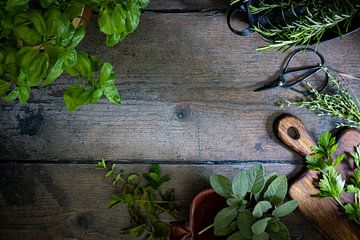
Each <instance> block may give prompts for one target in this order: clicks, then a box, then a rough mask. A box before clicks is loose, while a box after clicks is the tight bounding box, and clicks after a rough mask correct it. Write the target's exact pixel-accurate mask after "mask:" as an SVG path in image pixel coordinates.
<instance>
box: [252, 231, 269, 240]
mask: <svg viewBox="0 0 360 240" xmlns="http://www.w3.org/2000/svg"><path fill="white" fill-rule="evenodd" d="M269 239H270V236H269V234H268V233H267V232H263V233H261V234H259V235H254V236H253V240H269Z"/></svg>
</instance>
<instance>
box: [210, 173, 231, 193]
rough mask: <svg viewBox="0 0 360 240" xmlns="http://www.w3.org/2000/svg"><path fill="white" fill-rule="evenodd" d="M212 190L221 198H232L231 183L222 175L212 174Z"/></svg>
mask: <svg viewBox="0 0 360 240" xmlns="http://www.w3.org/2000/svg"><path fill="white" fill-rule="evenodd" d="M210 185H211V188H212V189H213V190H214V191H215V192H216V193H217V194H219V195H220V196H222V197H224V198H229V197H231V196H232V189H231V181H230V180H229V179H228V178H227V177H224V176H222V175H219V174H212V175H211V176H210Z"/></svg>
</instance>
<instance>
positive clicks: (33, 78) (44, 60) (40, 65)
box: [28, 52, 49, 86]
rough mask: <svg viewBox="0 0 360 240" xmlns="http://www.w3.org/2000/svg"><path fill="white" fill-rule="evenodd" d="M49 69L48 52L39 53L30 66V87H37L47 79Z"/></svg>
mask: <svg viewBox="0 0 360 240" xmlns="http://www.w3.org/2000/svg"><path fill="white" fill-rule="evenodd" d="M48 67H49V56H48V54H47V53H46V52H42V53H39V54H38V55H37V56H36V57H35V58H34V60H33V61H32V62H31V63H30V64H29V68H28V82H29V86H36V85H37V84H39V83H40V81H41V80H42V79H43V77H45V75H46V72H47V70H48Z"/></svg>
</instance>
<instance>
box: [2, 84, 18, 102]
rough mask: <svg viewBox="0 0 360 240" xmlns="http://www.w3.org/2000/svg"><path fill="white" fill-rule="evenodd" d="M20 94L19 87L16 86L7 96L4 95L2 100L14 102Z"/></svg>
mask: <svg viewBox="0 0 360 240" xmlns="http://www.w3.org/2000/svg"><path fill="white" fill-rule="evenodd" d="M18 96H19V88H18V87H15V88H14V89H13V90H12V91H11V92H10V93H9V94H8V95H7V96H5V97H2V98H1V100H2V101H4V102H12V101H14V100H15V99H16V98H17V97H18Z"/></svg>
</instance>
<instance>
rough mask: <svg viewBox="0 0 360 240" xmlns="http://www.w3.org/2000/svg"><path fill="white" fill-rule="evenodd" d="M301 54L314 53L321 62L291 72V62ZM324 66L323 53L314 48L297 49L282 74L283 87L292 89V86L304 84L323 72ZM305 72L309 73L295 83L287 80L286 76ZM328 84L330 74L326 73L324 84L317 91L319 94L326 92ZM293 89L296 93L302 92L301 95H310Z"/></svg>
mask: <svg viewBox="0 0 360 240" xmlns="http://www.w3.org/2000/svg"><path fill="white" fill-rule="evenodd" d="M300 52H314V53H315V54H316V55H317V56H318V57H319V58H320V62H319V63H318V64H317V65H313V66H306V67H299V68H295V69H291V70H289V64H290V62H291V60H292V59H293V58H294V57H295V56H296V55H297V54H299V53H300ZM324 65H325V59H324V56H323V55H322V54H321V53H319V52H318V51H317V50H315V49H312V48H300V49H297V50H296V51H295V52H294V53H293V54H292V55H291V56H290V58H289V59H288V61H287V63H286V65H285V67H284V69H283V71H282V73H281V74H280V81H281V82H282V86H283V87H292V86H294V85H296V84H298V83H299V82H302V81H304V80H306V79H307V78H309V77H310V76H312V75H314V74H316V73H317V72H319V71H321V70H322V69H323V68H322V66H324ZM304 71H307V74H305V76H302V77H301V78H299V79H297V80H295V81H292V82H289V81H287V80H286V78H285V76H286V75H289V74H293V73H296V72H304ZM328 82H329V75H328V73H325V79H324V82H323V84H322V85H321V86H320V87H318V88H317V90H318V91H319V92H321V91H322V90H324V89H325V87H326V86H327V84H328ZM291 89H292V90H294V91H296V92H300V93H305V94H306V93H308V91H300V90H297V89H294V88H291Z"/></svg>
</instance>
